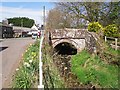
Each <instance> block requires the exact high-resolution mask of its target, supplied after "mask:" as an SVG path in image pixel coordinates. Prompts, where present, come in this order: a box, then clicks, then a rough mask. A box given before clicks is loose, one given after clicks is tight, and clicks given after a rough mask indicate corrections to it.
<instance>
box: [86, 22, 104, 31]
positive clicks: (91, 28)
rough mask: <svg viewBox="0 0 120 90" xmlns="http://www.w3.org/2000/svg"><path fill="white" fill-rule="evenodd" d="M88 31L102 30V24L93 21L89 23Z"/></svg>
mask: <svg viewBox="0 0 120 90" xmlns="http://www.w3.org/2000/svg"><path fill="white" fill-rule="evenodd" d="M88 31H90V32H100V31H102V26H101V25H100V24H99V23H98V22H92V23H90V24H89V25H88Z"/></svg>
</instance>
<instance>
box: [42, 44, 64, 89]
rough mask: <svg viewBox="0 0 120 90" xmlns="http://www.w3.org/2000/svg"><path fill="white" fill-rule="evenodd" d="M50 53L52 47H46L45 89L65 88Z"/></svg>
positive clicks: (44, 58) (44, 62)
mask: <svg viewBox="0 0 120 90" xmlns="http://www.w3.org/2000/svg"><path fill="white" fill-rule="evenodd" d="M50 52H51V49H50V46H48V45H45V46H44V49H43V73H44V74H43V77H44V79H43V83H44V88H45V89H46V88H52V89H53V88H64V87H65V85H64V81H63V79H62V78H61V77H60V74H59V71H58V69H57V67H56V65H55V64H54V62H53V56H51V54H50Z"/></svg>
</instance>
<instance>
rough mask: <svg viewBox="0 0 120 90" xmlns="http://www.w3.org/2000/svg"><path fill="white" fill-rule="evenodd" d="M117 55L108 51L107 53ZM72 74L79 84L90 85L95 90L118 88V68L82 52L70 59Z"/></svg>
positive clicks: (95, 56) (84, 51)
mask: <svg viewBox="0 0 120 90" xmlns="http://www.w3.org/2000/svg"><path fill="white" fill-rule="evenodd" d="M110 52H111V53H113V54H115V55H116V54H118V53H117V51H113V50H111V49H110V51H109V53H110ZM71 64H72V67H71V70H72V72H73V73H74V74H75V75H76V76H77V77H78V79H79V81H80V82H81V84H84V85H87V84H92V85H94V86H95V87H97V88H118V69H119V68H118V66H117V65H111V64H108V63H106V62H105V61H103V60H101V59H100V58H99V56H97V55H90V54H89V53H88V52H87V51H86V50H83V51H82V52H80V53H79V54H77V55H74V56H73V57H72V62H71Z"/></svg>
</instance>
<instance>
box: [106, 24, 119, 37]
mask: <svg viewBox="0 0 120 90" xmlns="http://www.w3.org/2000/svg"><path fill="white" fill-rule="evenodd" d="M104 35H105V36H109V37H119V32H118V27H117V26H116V25H115V24H112V25H108V26H106V27H105V28H104Z"/></svg>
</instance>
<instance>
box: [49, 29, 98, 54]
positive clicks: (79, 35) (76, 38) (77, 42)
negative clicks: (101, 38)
mask: <svg viewBox="0 0 120 90" xmlns="http://www.w3.org/2000/svg"><path fill="white" fill-rule="evenodd" d="M50 38H51V43H52V46H53V48H54V47H55V46H56V45H58V44H60V43H62V42H63V43H64V42H67V43H71V44H73V45H74V46H75V47H76V48H77V50H78V52H80V51H81V50H83V49H84V48H86V49H87V50H88V51H90V52H91V53H92V52H94V51H95V50H96V39H95V38H94V37H93V35H92V33H90V32H88V31H87V30H83V29H56V30H52V31H51V32H50Z"/></svg>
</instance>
